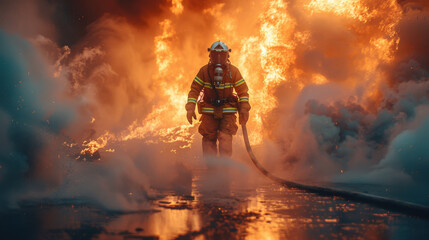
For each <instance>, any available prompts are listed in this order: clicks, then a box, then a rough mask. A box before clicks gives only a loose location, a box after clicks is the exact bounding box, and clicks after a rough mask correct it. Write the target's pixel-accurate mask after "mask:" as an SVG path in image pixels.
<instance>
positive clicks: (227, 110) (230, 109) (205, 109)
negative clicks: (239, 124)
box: [202, 108, 237, 113]
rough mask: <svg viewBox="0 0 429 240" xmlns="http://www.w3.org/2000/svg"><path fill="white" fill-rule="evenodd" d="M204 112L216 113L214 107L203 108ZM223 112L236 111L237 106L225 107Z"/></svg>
mask: <svg viewBox="0 0 429 240" xmlns="http://www.w3.org/2000/svg"><path fill="white" fill-rule="evenodd" d="M202 112H203V113H214V108H203V109H202ZM222 112H223V113H236V112H237V108H223V109H222Z"/></svg>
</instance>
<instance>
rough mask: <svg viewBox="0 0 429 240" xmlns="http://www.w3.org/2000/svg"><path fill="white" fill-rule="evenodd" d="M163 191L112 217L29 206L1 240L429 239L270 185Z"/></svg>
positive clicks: (375, 213) (398, 224)
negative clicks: (143, 205)
mask: <svg viewBox="0 0 429 240" xmlns="http://www.w3.org/2000/svg"><path fill="white" fill-rule="evenodd" d="M199 189H202V188H201V181H200V177H199V176H195V177H194V180H193V185H192V192H191V194H188V195H178V194H176V193H174V192H164V193H163V194H164V196H163V197H162V198H158V199H154V200H152V201H151V204H152V208H151V210H142V211H136V212H112V211H107V210H103V209H100V208H98V207H96V206H91V205H89V204H88V203H84V202H79V201H78V200H76V199H74V200H67V199H64V200H61V201H58V200H57V201H54V202H52V201H51V202H50V201H32V202H31V201H29V202H25V203H22V204H21V208H19V209H14V210H7V211H3V212H1V213H0V220H1V224H0V233H1V235H0V238H1V239H426V236H427V234H428V233H429V221H428V220H425V219H420V218H415V217H409V216H406V215H403V214H398V213H392V212H388V211H386V210H383V209H380V208H377V207H373V206H370V205H367V204H359V203H355V202H348V201H345V200H343V199H335V198H330V197H321V196H317V195H314V194H309V193H306V192H302V191H299V190H293V189H288V188H284V187H282V186H280V185H278V184H275V183H270V182H265V183H263V184H261V185H259V186H257V187H253V188H243V187H240V188H235V189H234V188H233V187H232V188H231V189H230V190H229V191H227V190H225V191H222V190H221V191H219V189H218V190H217V191H206V192H203V191H199Z"/></svg>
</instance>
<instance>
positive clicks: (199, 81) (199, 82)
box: [194, 76, 204, 86]
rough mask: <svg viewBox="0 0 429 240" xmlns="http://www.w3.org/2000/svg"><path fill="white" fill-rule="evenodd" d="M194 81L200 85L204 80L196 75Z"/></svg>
mask: <svg viewBox="0 0 429 240" xmlns="http://www.w3.org/2000/svg"><path fill="white" fill-rule="evenodd" d="M194 81H195V82H196V83H198V84H200V85H201V86H204V82H203V81H202V80H201V79H200V78H199V77H198V76H196V77H195V78H194Z"/></svg>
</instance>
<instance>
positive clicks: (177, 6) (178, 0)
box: [170, 0, 183, 15]
mask: <svg viewBox="0 0 429 240" xmlns="http://www.w3.org/2000/svg"><path fill="white" fill-rule="evenodd" d="M182 1H183V0H171V5H172V6H171V8H170V10H171V12H172V13H174V14H175V15H179V14H181V13H182V12H183V4H182Z"/></svg>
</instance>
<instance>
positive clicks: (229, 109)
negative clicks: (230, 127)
mask: <svg viewBox="0 0 429 240" xmlns="http://www.w3.org/2000/svg"><path fill="white" fill-rule="evenodd" d="M222 112H224V113H236V112H237V108H224V109H223V110H222Z"/></svg>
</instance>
